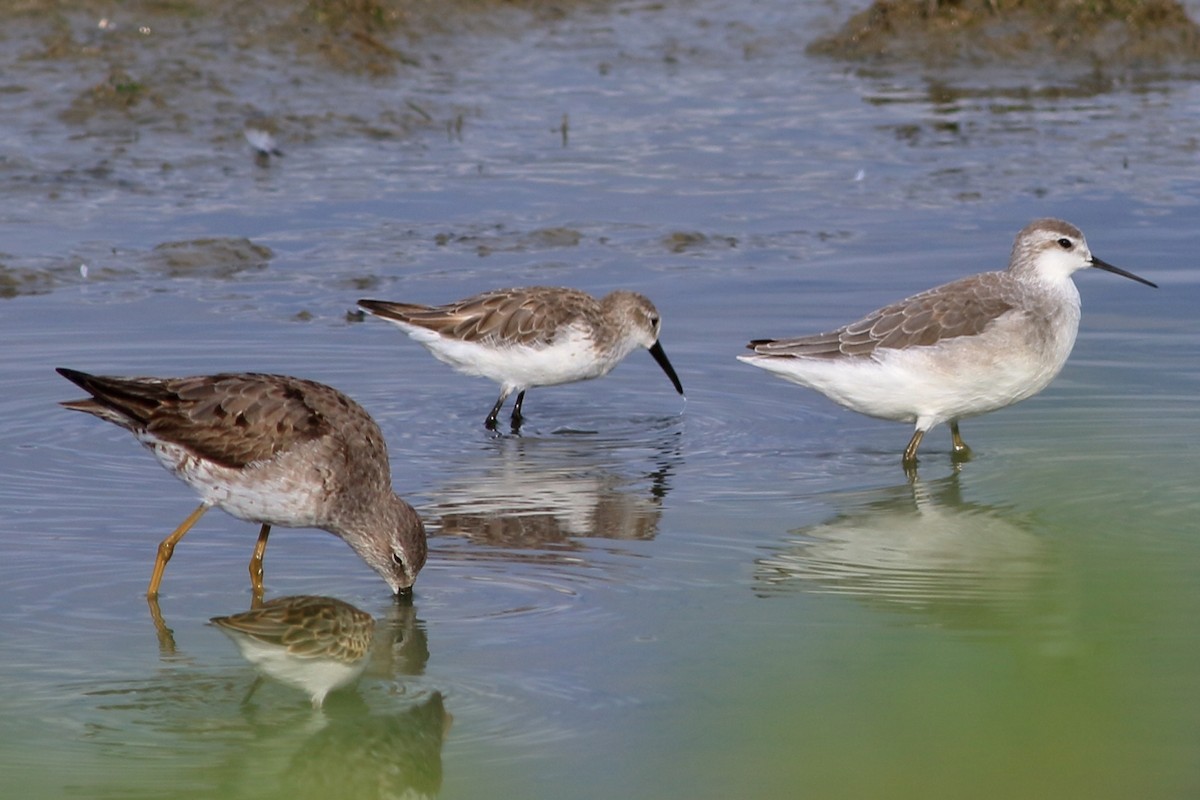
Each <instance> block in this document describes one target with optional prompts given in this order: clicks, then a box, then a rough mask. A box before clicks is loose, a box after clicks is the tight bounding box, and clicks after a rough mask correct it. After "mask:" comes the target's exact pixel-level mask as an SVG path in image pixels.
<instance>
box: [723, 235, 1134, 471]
mask: <svg viewBox="0 0 1200 800" xmlns="http://www.w3.org/2000/svg"><path fill="white" fill-rule="evenodd" d="M1086 267H1094V268H1096V269H1102V270H1104V271H1106V272H1112V273H1114V274H1116V275H1122V276H1124V277H1126V278H1130V279H1132V280H1135V281H1138V282H1139V283H1144V284H1146V285H1147V286H1152V287H1155V288H1157V286H1156V284H1153V283H1151V282H1150V281H1148V280H1146V279H1145V278H1140V277H1138V276H1137V275H1134V274H1133V273H1131V272H1126V271H1125V270H1123V269H1119V268H1117V267H1114V266H1113V265H1112V264H1108V263H1105V262H1104V261H1101V260H1100V259H1099V258H1096V257H1095V256H1093V255H1092V252H1091V250H1089V249H1088V245H1087V242H1086V241H1085V240H1084V238H1083V234H1082V233H1081V232H1080V230H1079V229H1078V228H1076V227H1075V226H1074V225H1072V224H1070V223H1068V222H1063V221H1062V220H1057V219H1038V220H1034V221H1033V222H1031V223H1029V224H1028V225H1026V226H1025V228H1024V229H1022V230H1021V232H1020V233H1018V234H1017V238H1016V241H1015V242H1014V244H1013V249H1012V256H1011V258H1010V259H1009V263H1008V269H1006V270H1003V271H1000V272H983V273H980V274H978V275H972V276H970V277H967V278H962V279H960V280H957V281H953V282H951V283H947V284H944V285H942V286H938V287H936V288H934V289H930V290H928V291H925V292H921V293H920V294H917V295H913V296H912V297H909V298H907V299H905V300H901V301H900V302H898V303H892V304H891V305H889V306H884V307H883V308H881V309H879V310H878V311H875V312H873V313H871V314H868V315H867V316H865V317H863V318H862V319H861V320H859V321H858V322H853V323H851V324H849V325H845V326H843V327H841V328H838V329H837V330H834V331H829V332H828V333H819V334H816V335H813V336H802V337H799V338H795V339H756V340H754V341H752V342H750V344H749V345H748V347H749V348H750V349H751V350H753V351H754V355H749V356H738V359H739V360H740V361H745V362H746V363H747V364H752V365H754V366H756V367H761V368H763V369H765V370H769V371H771V372H774V373H776V374H777V375H779V376H780V377H781V378H784V379H786V380H789V381H792V382H793V383H798V384H800V385H801V386H807V387H809V388H810V389H816V390H817V391H818V392H820V393H821V394H823V395H825V396H826V397H828V398H829V399H831V400H833V401H834V402H835V403H839V404H841V405H843V406H845V407H846V408H849V409H852V410H854V411H857V412H859V413H860V414H866V415H868V416H872V417H878V418H880V419H890V420H896V421H897V422H911V423H914V424H915V426H916V430H915V431H914V432H913V435H912V439H910V440H909V442H908V447H906V448H905V449H904V458H903V463H904V465H905V467H906V468H912V467H913V466H915V465H916V463H917V447H918V446H920V444H921V438H922V437H923V436H924V435H925V432H926V431H928V430H929V429H930V428H932V427H933V426H934V425H938V424H940V423H943V422H945V423H948V424H949V425H950V435H951V437H952V441H953V454H954V456H955V457H956V458H957V459H959V460H964V459H966V458H968V457H969V456H970V449H969V448H968V447H967V445H966V443H964V442H963V440H962V437H961V436H960V435H959V432H958V422H959V420H962V419H966V418H967V417H973V416H977V415H979V414H986V413H987V412H989V411H995V410H996V409H998V408H1004V407H1005V406H1010V405H1012V404H1013V403H1017V402H1020V401H1021V400H1024V399H1025V398H1027V397H1032V396H1033V395H1035V394H1037V393H1038V392H1040V391H1041V390H1042V389H1044V388H1046V386H1047V385H1048V384H1049V383H1050V381H1051V380H1053V379H1054V376H1055V375H1057V374H1058V372H1059V370H1061V369H1062V367H1063V364H1064V363H1066V360H1067V356H1069V355H1070V354H1071V348H1072V346H1074V344H1075V334H1076V333H1077V332H1078V330H1079V290H1078V289H1076V288H1075V282H1074V281H1073V280H1072V279H1071V275H1072V273H1074V272H1076V271H1077V270H1080V269H1084V268H1086Z"/></svg>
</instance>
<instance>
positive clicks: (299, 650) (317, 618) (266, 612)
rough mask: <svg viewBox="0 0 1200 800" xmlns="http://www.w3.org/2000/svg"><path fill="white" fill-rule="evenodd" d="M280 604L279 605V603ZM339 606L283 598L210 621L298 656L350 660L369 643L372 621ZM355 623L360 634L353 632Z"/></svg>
mask: <svg viewBox="0 0 1200 800" xmlns="http://www.w3.org/2000/svg"><path fill="white" fill-rule="evenodd" d="M281 601H282V602H281ZM340 610H342V611H343V613H342V614H339V613H338V611H339V607H338V606H335V605H334V603H332V602H330V601H328V600H324V599H323V598H317V597H311V598H308V597H284V598H276V599H274V600H269V601H267V603H266V604H265V605H264V606H263V607H262V608H258V609H255V610H253V611H246V612H243V613H241V614H234V615H232V616H228V617H214V618H213V620H212V621H213V622H214V623H216V624H217V625H220V626H222V627H225V628H229V629H231V630H235V631H238V632H240V633H243V634H245V635H246V636H251V637H253V638H255V639H258V640H259V641H262V642H267V643H269V644H274V645H277V646H280V647H286V648H287V650H288V652H290V653H292V654H294V655H297V656H325V657H329V658H339V659H342V660H345V661H352V660H355V659H358V658H361V657H362V656H363V655H364V654H365V651H366V646H368V645H369V644H370V640H369V638H368V637H369V631H370V629H371V628H373V627H374V620H373V619H372V618H371V616H370V615H369V614H367V613H366V612H363V611H359V610H358V609H356V608H353V607H349V606H347V607H344V608H341V609H340ZM356 624H357V626H358V628H359V629H360V630H359V631H354V630H352V629H353V628H354V626H355V625H356Z"/></svg>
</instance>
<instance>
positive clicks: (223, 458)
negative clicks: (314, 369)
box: [58, 368, 425, 598]
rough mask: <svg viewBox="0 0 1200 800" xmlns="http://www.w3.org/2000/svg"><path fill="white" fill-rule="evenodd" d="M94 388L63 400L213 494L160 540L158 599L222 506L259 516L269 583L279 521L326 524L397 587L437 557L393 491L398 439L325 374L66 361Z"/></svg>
mask: <svg viewBox="0 0 1200 800" xmlns="http://www.w3.org/2000/svg"><path fill="white" fill-rule="evenodd" d="M58 372H59V374H61V375H62V376H63V377H64V378H66V379H67V380H69V381H71V382H72V383H74V384H76V385H77V386H79V387H80V388H82V389H83V390H85V391H86V392H88V394H90V395H91V397H89V398H86V399H83V400H71V401H68V402H65V403H63V404H62V405H64V406H65V407H67V408H69V409H72V410H75V411H84V412H87V413H88V414H92V415H93V416H97V417H99V418H100V419H103V420H107V421H109V422H112V423H114V424H116V425H120V426H121V427H122V428H125V429H126V430H128V431H130V432H132V433H133V435H134V436H136V437H137V439H138V441H140V442H141V443H142V444H144V445H145V446H146V447H148V448H149V449H150V450H151V451H152V452H153V453H154V455H155V456H157V457H158V460H159V462H161V463H162V465H163V466H164V467H166V468H167V470H169V471H170V472H171V473H172V474H173V475H175V476H176V477H177V478H179V479H180V480H182V481H183V482H184V483H186V484H188V485H189V486H191V487H192V488H193V489H195V490H196V492H197V493H199V495H200V497H201V498H202V502H201V503H200V506H199V508H197V509H196V510H195V511H193V512H192V513H191V515H190V516H188V518H187V519H185V520H184V521H183V522H182V523H181V524H180V525H179V527H178V528H176V529H175V530H174V532H172V533H171V534H170V535H169V536H167V538H165V539H163V540H162V542H161V543H160V544H159V546H158V558H157V559H156V560H155V563H154V572H153V574H152V576H151V578H150V587H149V589H148V590H147V591H146V596H147V597H150V598H154V597H155V596H157V594H158V586H159V583H160V582H161V580H162V576H163V571H164V570H165V569H166V567H167V562H168V561H169V560H170V559H171V554H172V553H173V552H174V550H175V545H176V544H177V543H178V542H179V540H180V539H182V538H183V536H184V534H186V533H187V532H188V530H190V529H191V527H192V526H193V525H194V524H195V523H196V521H197V520H198V519H200V517H201V515H203V514H204V512H205V511H207V510H208V509H209V508H211V507H212V506H216V507H218V508H221V509H223V510H225V511H227V512H229V513H230V514H232V515H233V516H235V517H237V518H238V519H243V520H246V521H247V522H256V523H259V524H260V525H261V526H262V528H261V529H260V531H259V536H258V543H257V545H256V546H255V548H254V555H253V557H252V558H251V559H250V581H251V584H252V587H253V590H254V593H255V595H256V596H259V597H261V595H262V592H263V581H262V575H263V566H262V558H263V553H264V552H265V551H266V547H267V536H268V534H269V533H270V531H271V526H272V525H278V526H282V527H286V528H321V529H323V530H326V531H329V532H330V533H332V534H335V535H336V536H338V537H340V538H342V539H343V540H345V542H346V543H347V544H349V545H350V546H351V547H352V548H354V551H355V552H356V553H358V555H359V556H360V557H361V558H362V559H363V561H366V562H367V564H369V565H370V566H371V568H372V569H374V570H375V571H376V572H378V573H379V574H380V575H381V576H382V577H383V579H384V580H385V581H387V584H388V586H390V587H391V589H392V591H393V592H395V593H397V594H402V593H408V592H410V591H411V589H412V585H413V581H415V580H416V578H417V573H418V572H419V571H420V570H421V567H422V566H423V565H424V564H425V528H424V526H423V525H422V524H421V519H420V517H418V516H417V512H416V511H414V510H413V507H412V506H410V505H409V504H408V503H406V502H404V500H402V499H400V498H399V497H398V496H397V495H396V493H395V492H394V491H393V490H392V483H391V480H392V479H391V469H390V466H389V464H388V455H387V444H386V443H385V442H384V439H383V434H382V433H381V432H380V430H379V426H378V425H376V424H375V421H374V420H373V419H371V416H370V415H369V414H368V413H367V412H366V411H365V410H363V408H362V407H361V406H359V405H358V404H357V403H355V402H354V401H353V400H351V399H350V398H348V397H346V396H345V395H344V394H342V393H341V392H339V391H337V390H336V389H333V388H331V387H329V386H326V385H324V384H321V383H316V382H315V381H307V380H303V379H301V378H292V377H289V376H286V375H260V374H256V373H228V374H222V375H198V376H194V377H190V378H113V377H101V376H96V375H88V374H87V373H84V372H78V371H76V370H72V369H62V368H60V369H59V370H58Z"/></svg>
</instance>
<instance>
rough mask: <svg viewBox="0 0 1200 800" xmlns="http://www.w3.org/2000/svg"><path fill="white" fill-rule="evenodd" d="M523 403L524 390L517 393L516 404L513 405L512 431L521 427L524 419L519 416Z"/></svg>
mask: <svg viewBox="0 0 1200 800" xmlns="http://www.w3.org/2000/svg"><path fill="white" fill-rule="evenodd" d="M524 402H525V390H524V389H522V390H521V391H520V392H518V393H517V402H516V403H515V404H514V405H513V413H512V426H513V429H514V430H515V429H516V428H519V427H521V420H523V419H524V417H522V416H521V404H522V403H524Z"/></svg>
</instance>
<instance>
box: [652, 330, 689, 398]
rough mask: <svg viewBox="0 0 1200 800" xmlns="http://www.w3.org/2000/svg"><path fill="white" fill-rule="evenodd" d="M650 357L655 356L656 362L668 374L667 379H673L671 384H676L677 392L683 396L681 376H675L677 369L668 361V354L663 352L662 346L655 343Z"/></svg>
mask: <svg viewBox="0 0 1200 800" xmlns="http://www.w3.org/2000/svg"><path fill="white" fill-rule="evenodd" d="M650 355H652V356H654V360H655V361H657V362H658V365H659V366H660V367H662V371H663V372H665V373H667V377H668V378H670V379H671V383H673V384H675V391H677V392H679V393H680V394H683V384H682V383H680V382H679V376H678V375H676V374H675V368H674V367H672V366H671V362H670V361H668V360H667V354H666V353H664V352H663V349H662V345H661V344H659V343H658V342H655V343H654V346H653V347H651V348H650Z"/></svg>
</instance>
